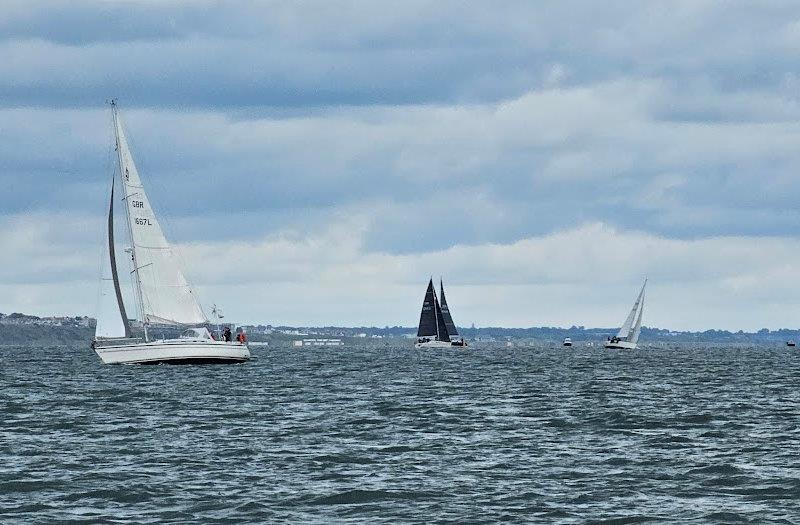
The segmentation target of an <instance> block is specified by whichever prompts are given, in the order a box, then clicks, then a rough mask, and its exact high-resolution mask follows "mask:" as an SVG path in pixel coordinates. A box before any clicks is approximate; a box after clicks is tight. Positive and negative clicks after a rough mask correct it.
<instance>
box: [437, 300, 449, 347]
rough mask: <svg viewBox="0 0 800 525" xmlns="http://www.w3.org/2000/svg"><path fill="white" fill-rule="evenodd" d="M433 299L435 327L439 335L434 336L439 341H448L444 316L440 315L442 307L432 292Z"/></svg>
mask: <svg viewBox="0 0 800 525" xmlns="http://www.w3.org/2000/svg"><path fill="white" fill-rule="evenodd" d="M433 301H434V303H435V305H436V329H437V330H438V331H439V335H438V336H437V337H436V339H437V340H439V341H445V342H448V343H449V342H450V336H449V335H447V325H446V324H445V322H444V316H443V315H442V307H441V306H440V305H439V300H438V299H437V298H436V294H435V293H434V296H433Z"/></svg>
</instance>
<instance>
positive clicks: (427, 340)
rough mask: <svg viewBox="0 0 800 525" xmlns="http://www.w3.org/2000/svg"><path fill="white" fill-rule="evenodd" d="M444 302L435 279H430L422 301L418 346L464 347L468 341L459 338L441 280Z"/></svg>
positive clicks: (416, 345)
mask: <svg viewBox="0 0 800 525" xmlns="http://www.w3.org/2000/svg"><path fill="white" fill-rule="evenodd" d="M439 284H440V286H441V296H442V302H441V303H439V298H438V297H436V289H435V288H434V287H433V279H431V280H430V281H428V289H427V291H426V292H425V299H424V300H423V301H422V312H420V316H419V328H418V329H417V342H416V343H415V344H414V346H415V347H416V348H451V347H453V346H458V347H464V346H467V342H466V341H465V340H464V338H463V337H462V338H461V339H457V338H458V330H457V329H456V325H455V323H454V322H453V317H452V316H451V315H450V308H449V307H448V306H447V299H445V297H444V284H443V283H442V282H441V281H440V282H439Z"/></svg>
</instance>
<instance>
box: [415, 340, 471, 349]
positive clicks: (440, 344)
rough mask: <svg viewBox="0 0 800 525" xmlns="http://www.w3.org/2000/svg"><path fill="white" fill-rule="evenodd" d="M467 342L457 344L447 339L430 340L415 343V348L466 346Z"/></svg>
mask: <svg viewBox="0 0 800 525" xmlns="http://www.w3.org/2000/svg"><path fill="white" fill-rule="evenodd" d="M466 346H467V345H466V343H464V344H463V345H462V344H460V343H459V344H455V343H454V342H449V343H448V342H447V341H428V342H425V343H414V348H464V347H466Z"/></svg>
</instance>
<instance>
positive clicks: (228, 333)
mask: <svg viewBox="0 0 800 525" xmlns="http://www.w3.org/2000/svg"><path fill="white" fill-rule="evenodd" d="M222 336H223V337H224V338H225V342H226V343H230V342H231V328H230V327H229V326H226V327H225V330H224V331H223V332H222Z"/></svg>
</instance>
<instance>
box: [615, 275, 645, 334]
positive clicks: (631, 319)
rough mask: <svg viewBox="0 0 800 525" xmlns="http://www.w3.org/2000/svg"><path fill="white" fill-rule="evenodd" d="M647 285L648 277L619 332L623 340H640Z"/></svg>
mask: <svg viewBox="0 0 800 525" xmlns="http://www.w3.org/2000/svg"><path fill="white" fill-rule="evenodd" d="M645 286H647V279H645V280H644V284H643V285H642V290H641V291H640V292H639V297H637V298H636V302H635V303H633V308H631V312H630V313H629V314H628V317H627V318H626V319H625V323H623V325H622V327H621V328H620V329H619V332H617V338H618V339H620V340H623V341H629V342H631V343H636V341H638V340H639V333H640V332H641V331H642V313H644V288H645Z"/></svg>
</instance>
